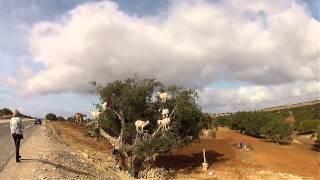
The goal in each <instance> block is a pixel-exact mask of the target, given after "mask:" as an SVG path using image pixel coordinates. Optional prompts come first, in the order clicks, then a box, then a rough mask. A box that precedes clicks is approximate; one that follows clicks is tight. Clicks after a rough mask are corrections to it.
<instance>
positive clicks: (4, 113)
mask: <svg viewBox="0 0 320 180" xmlns="http://www.w3.org/2000/svg"><path fill="white" fill-rule="evenodd" d="M0 114H2V115H12V111H11V110H10V109H8V108H3V109H0Z"/></svg>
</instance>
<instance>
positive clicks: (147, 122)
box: [134, 120, 149, 132]
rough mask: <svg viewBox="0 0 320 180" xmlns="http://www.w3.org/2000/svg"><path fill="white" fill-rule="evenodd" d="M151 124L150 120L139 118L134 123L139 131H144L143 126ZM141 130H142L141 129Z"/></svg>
mask: <svg viewBox="0 0 320 180" xmlns="http://www.w3.org/2000/svg"><path fill="white" fill-rule="evenodd" d="M148 124H149V121H142V120H137V121H136V122H135V123H134V125H135V126H136V130H137V132H143V128H144V127H145V126H147V125H148ZM139 129H140V130H141V131H140V130H139Z"/></svg>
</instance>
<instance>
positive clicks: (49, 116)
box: [45, 113, 57, 121]
mask: <svg viewBox="0 0 320 180" xmlns="http://www.w3.org/2000/svg"><path fill="white" fill-rule="evenodd" d="M45 118H46V119H47V120H51V121H55V120H57V116H56V115H55V114H53V113H48V114H47V115H46V116H45Z"/></svg>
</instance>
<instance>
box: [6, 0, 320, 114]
mask: <svg viewBox="0 0 320 180" xmlns="http://www.w3.org/2000/svg"><path fill="white" fill-rule="evenodd" d="M319 8H320V0H281V1H278V0H269V1H265V0H255V1H251V0H241V1H240V0H223V1H221V0H153V1H150V0H118V1H116V0H114V1H101V0H99V1H98V0H96V1H89V0H55V1H52V0H29V1H20V0H0V67H1V71H0V108H1V107H2V108H3V107H9V108H11V109H15V108H18V109H19V110H20V111H22V112H23V113H25V114H30V115H34V116H44V115H45V114H46V113H48V112H53V113H56V114H58V115H63V116H70V115H72V114H73V113H75V112H84V113H88V111H89V110H92V109H94V104H95V103H97V102H98V97H95V96H93V95H91V94H90V93H89V91H90V89H91V87H90V85H89V82H90V81H92V80H95V81H97V82H99V83H102V84H104V83H107V82H110V81H113V80H117V79H125V78H129V77H133V76H134V75H135V74H137V75H138V76H139V77H147V78H157V79H158V80H160V81H162V82H164V83H165V84H167V85H170V84H178V85H182V86H184V87H187V88H195V89H198V91H199V104H200V105H201V107H202V109H203V111H206V112H213V113H215V112H234V111H239V110H254V109H261V108H265V107H270V106H277V105H284V104H291V103H297V102H303V101H310V100H315V99H320V70H319V69H320V22H319V21H320V11H319Z"/></svg>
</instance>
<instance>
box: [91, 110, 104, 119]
mask: <svg viewBox="0 0 320 180" xmlns="http://www.w3.org/2000/svg"><path fill="white" fill-rule="evenodd" d="M90 113H91V115H92V116H93V119H98V118H99V116H100V114H101V112H100V111H90Z"/></svg>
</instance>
